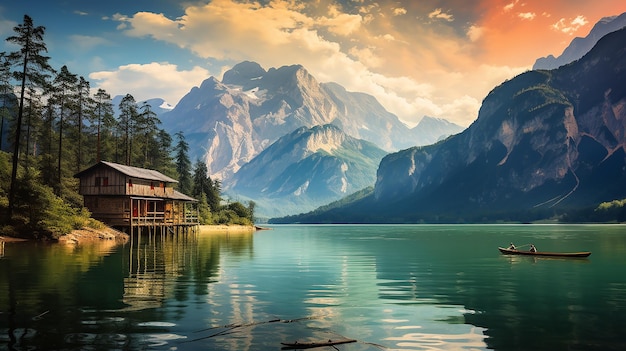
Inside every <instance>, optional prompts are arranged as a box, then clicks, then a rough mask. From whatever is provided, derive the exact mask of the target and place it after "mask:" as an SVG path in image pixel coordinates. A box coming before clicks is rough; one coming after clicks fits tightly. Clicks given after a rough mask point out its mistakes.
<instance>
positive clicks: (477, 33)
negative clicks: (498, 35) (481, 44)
mask: <svg viewBox="0 0 626 351" xmlns="http://www.w3.org/2000/svg"><path fill="white" fill-rule="evenodd" d="M484 31H485V28H483V27H479V26H476V25H472V26H470V27H469V29H468V30H467V37H468V38H469V39H470V40H471V41H477V40H478V39H480V38H481V37H482V36H483V33H484Z"/></svg>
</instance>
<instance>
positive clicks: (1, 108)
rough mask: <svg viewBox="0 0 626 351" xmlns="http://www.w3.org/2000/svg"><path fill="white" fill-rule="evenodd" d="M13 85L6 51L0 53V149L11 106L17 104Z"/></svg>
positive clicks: (11, 109)
mask: <svg viewBox="0 0 626 351" xmlns="http://www.w3.org/2000/svg"><path fill="white" fill-rule="evenodd" d="M14 99H15V95H14V94H13V86H12V85H11V62H9V60H8V58H7V57H6V53H4V52H2V53H0V150H2V149H3V146H4V134H5V125H6V124H7V122H8V121H9V120H10V119H11V117H12V116H13V115H14V111H13V107H14V106H16V105H17V104H16V103H15V101H14Z"/></svg>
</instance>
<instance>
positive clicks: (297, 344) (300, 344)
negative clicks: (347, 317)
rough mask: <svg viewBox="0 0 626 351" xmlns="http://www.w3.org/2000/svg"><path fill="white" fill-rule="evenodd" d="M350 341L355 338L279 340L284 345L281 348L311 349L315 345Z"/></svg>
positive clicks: (321, 345)
mask: <svg viewBox="0 0 626 351" xmlns="http://www.w3.org/2000/svg"><path fill="white" fill-rule="evenodd" d="M352 342H356V340H354V339H343V340H328V341H310V342H309V341H294V342H281V345H284V347H283V348H282V350H302V349H312V348H315V347H324V346H334V345H340V344H349V343H352Z"/></svg>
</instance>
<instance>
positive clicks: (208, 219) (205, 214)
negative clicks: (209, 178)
mask: <svg viewBox="0 0 626 351" xmlns="http://www.w3.org/2000/svg"><path fill="white" fill-rule="evenodd" d="M198 220H199V221H200V224H213V217H212V214H211V209H210V208H209V204H208V203H207V201H206V194H205V193H201V194H200V199H198Z"/></svg>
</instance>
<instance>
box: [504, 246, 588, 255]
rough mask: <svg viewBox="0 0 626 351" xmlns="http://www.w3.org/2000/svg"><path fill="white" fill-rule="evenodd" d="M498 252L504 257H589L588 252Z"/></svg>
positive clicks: (513, 250)
mask: <svg viewBox="0 0 626 351" xmlns="http://www.w3.org/2000/svg"><path fill="white" fill-rule="evenodd" d="M498 250H500V252H502V253H503V254H504V255H526V256H544V257H588V256H589V255H591V252H589V251H581V252H548V251H536V252H532V251H525V250H515V249H505V248H503V247H499V248H498Z"/></svg>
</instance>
